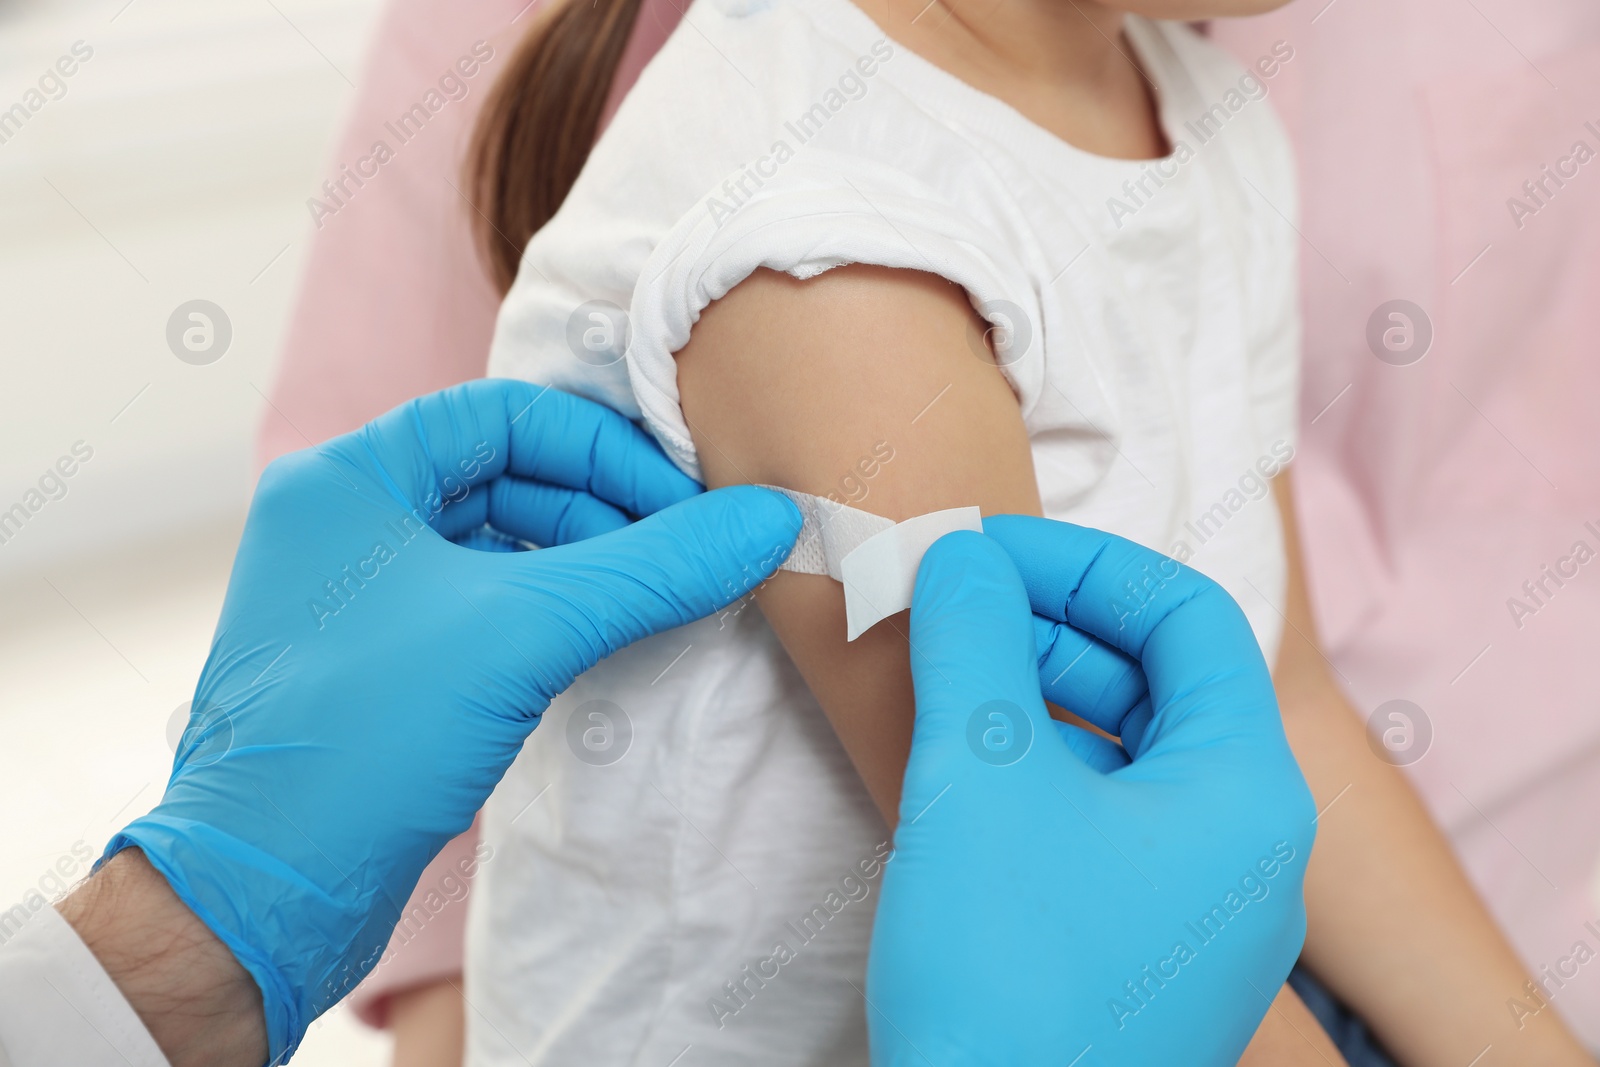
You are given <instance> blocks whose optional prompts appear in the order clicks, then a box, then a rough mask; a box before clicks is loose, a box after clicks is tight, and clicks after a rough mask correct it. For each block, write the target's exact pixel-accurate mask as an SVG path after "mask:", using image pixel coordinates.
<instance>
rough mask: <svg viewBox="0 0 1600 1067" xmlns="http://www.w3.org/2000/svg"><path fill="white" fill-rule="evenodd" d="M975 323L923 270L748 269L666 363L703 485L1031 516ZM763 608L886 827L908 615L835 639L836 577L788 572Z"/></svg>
mask: <svg viewBox="0 0 1600 1067" xmlns="http://www.w3.org/2000/svg"><path fill="white" fill-rule="evenodd" d="M986 327H987V324H986V323H984V322H983V321H982V320H981V319H980V318H979V317H978V315H977V313H976V312H974V311H973V309H972V306H971V304H970V302H969V301H968V299H967V296H966V292H965V291H964V290H963V289H962V288H961V287H959V286H957V285H954V284H953V283H950V282H947V281H945V280H944V279H942V278H938V277H936V276H933V275H930V274H925V273H919V272H915V271H906V270H891V269H887V268H880V267H868V266H846V267H838V268H835V269H833V270H831V271H828V272H826V273H824V274H822V275H820V276H819V277H816V278H813V279H811V280H809V281H804V282H801V281H797V280H795V279H794V278H792V277H790V276H789V275H786V274H779V273H776V272H773V271H768V270H759V271H757V272H756V273H754V274H752V275H751V276H750V277H749V278H747V279H746V280H745V281H744V282H742V283H741V284H739V285H738V286H737V287H736V288H734V289H733V290H732V291H731V292H730V293H728V295H727V296H725V297H724V298H722V299H721V300H720V301H717V302H716V303H714V304H712V305H710V306H709V307H707V308H706V309H705V310H704V312H703V313H702V315H701V318H700V320H699V322H698V324H697V325H696V326H695V328H694V330H693V332H692V335H691V337H690V340H689V343H688V344H687V345H686V346H685V347H684V348H683V349H682V350H681V351H680V352H679V353H678V357H677V359H678V388H679V392H680V396H681V401H682V406H683V413H684V417H685V420H686V421H687V423H688V425H689V429H690V433H691V436H692V437H693V440H694V444H695V448H696V451H697V452H698V454H699V459H700V465H701V469H702V471H703V473H704V476H705V481H706V484H707V485H708V486H713V487H714V486H722V485H734V484H740V483H748V482H766V483H770V484H775V485H782V486H785V487H786V488H791V489H796V490H800V491H802V492H807V493H813V494H816V495H818V496H829V495H832V496H833V497H834V498H835V499H838V500H842V501H844V502H846V503H849V504H851V505H852V506H854V507H858V508H862V509H863V510H866V511H871V512H874V513H876V514H879V515H883V516H886V517H888V518H891V519H895V520H897V521H898V520H902V519H907V518H910V517H912V516H915V515H920V514H924V513H926V512H929V511H935V510H938V509H941V508H950V507H959V506H964V505H970V504H976V505H978V506H979V507H980V508H982V509H983V512H984V513H985V514H997V513H1019V512H1020V513H1027V514H1039V512H1040V505H1039V492H1038V487H1037V485H1036V483H1035V481H1034V473H1033V462H1032V453H1031V452H1030V449H1029V444H1028V436H1027V433H1026V431H1025V430H1024V428H1023V424H1022V416H1021V413H1020V411H1019V409H1018V406H1017V401H1016V398H1015V396H1014V395H1013V394H1012V391H1011V388H1010V386H1009V385H1008V384H1007V383H1006V381H1005V379H1004V377H1003V376H1002V374H1001V372H1000V370H999V369H998V368H997V367H996V366H995V365H994V363H993V361H992V357H990V356H989V354H988V348H987V346H986V345H985V343H984V341H983V336H984V330H985V329H986ZM759 600H760V602H761V606H762V610H763V611H764V612H765V614H766V616H767V619H768V620H769V621H770V622H771V624H772V627H773V629H774V630H775V631H776V632H777V634H778V637H779V638H780V639H781V640H782V642H783V644H784V647H785V648H786V649H787V650H788V652H789V654H790V656H791V657H793V659H794V661H795V664H796V665H797V666H798V667H799V669H800V671H801V673H802V674H803V675H804V676H805V679H806V682H807V684H808V685H809V686H810V688H811V691H812V693H813V694H815V695H816V697H817V700H818V701H819V702H820V703H821V705H822V708H823V710H824V711H825V712H826V714H827V716H828V718H829V720H830V721H831V722H832V724H833V727H834V729H835V730H836V731H837V732H838V734H839V737H840V739H841V741H842V742H843V743H844V746H845V749H846V751H847V752H848V753H849V755H850V758H851V759H852V761H854V763H855V765H856V768H857V770H858V771H859V772H860V774H861V776H862V778H863V780H864V781H865V782H866V784H867V788H868V790H869V791H870V792H871V794H872V796H873V799H874V800H875V801H876V802H877V804H878V806H879V808H880V810H882V811H883V812H884V813H885V816H886V817H887V818H888V819H889V821H890V823H891V824H892V823H893V822H894V821H895V817H896V813H897V806H898V803H899V794H900V779H901V775H902V773H903V772H904V770H905V762H906V757H907V754H908V752H909V749H910V740H911V722H912V716H913V713H914V708H913V701H912V690H911V674H910V667H909V659H908V654H907V641H906V637H905V634H906V632H907V626H906V618H905V616H904V615H903V614H902V615H897V616H893V617H891V618H889V619H887V620H885V621H884V622H882V623H880V624H879V625H878V626H877V627H875V628H873V629H872V630H870V631H868V632H867V633H866V634H864V635H863V636H861V637H860V638H859V639H858V640H856V641H855V642H853V643H846V641H845V621H844V592H843V588H842V587H841V586H840V585H839V584H838V583H837V582H835V581H833V580H832V579H831V578H827V577H822V576H817V575H809V574H795V573H790V572H781V573H779V574H778V575H776V576H775V577H774V578H773V579H772V581H771V582H770V583H768V584H767V586H766V587H765V588H764V589H763V590H762V592H761V593H760V594H759Z"/></svg>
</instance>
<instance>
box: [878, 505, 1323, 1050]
mask: <svg viewBox="0 0 1600 1067" xmlns="http://www.w3.org/2000/svg"><path fill="white" fill-rule="evenodd" d="M984 530H985V533H984V534H983V535H979V534H976V533H956V534H951V535H949V536H947V537H945V538H943V539H941V540H940V541H939V542H938V543H936V544H935V545H934V546H933V548H932V549H931V550H930V551H929V552H928V553H927V555H926V556H925V557H924V559H923V562H922V567H921V570H920V572H919V573H918V576H917V584H916V589H915V594H914V599H913V601H912V608H911V647H912V672H913V678H914V682H915V687H916V699H917V715H916V727H915V735H914V739H913V742H912V751H911V758H910V763H909V765H908V767H907V770H906V776H905V785H904V790H903V793H902V799H901V804H900V822H899V827H898V829H897V830H896V832H895V851H894V856H893V860H892V862H891V863H890V864H889V865H888V868H887V870H886V872H885V874H884V884H883V890H882V898H881V900H880V901H879V905H878V917H877V925H876V927H875V929H874V931H873V937H872V955H871V960H870V963H869V966H868V972H867V989H866V999H867V1009H866V1010H867V1018H868V1024H869V1029H870V1034H871V1045H872V1061H873V1063H874V1064H876V1065H878V1067H891V1065H893V1067H901V1065H905V1067H909V1065H912V1064H925V1063H935V1064H939V1065H940V1067H952V1065H961V1064H994V1065H1002V1064H1004V1065H1009V1067H1018V1065H1023V1067H1026V1065H1033V1064H1054V1065H1057V1067H1060V1065H1064V1064H1074V1065H1076V1067H1096V1065H1105V1067H1110V1065H1141V1067H1142V1065H1147V1064H1174V1063H1183V1064H1201V1065H1212V1064H1215V1065H1221V1064H1232V1063H1235V1062H1237V1060H1238V1058H1239V1055H1240V1054H1241V1053H1242V1052H1243V1050H1244V1048H1245V1046H1246V1045H1247V1044H1248V1043H1249V1041H1250V1038H1251V1036H1252V1035H1253V1034H1254V1032H1255V1030H1256V1027H1257V1025H1258V1024H1259V1023H1260V1021H1261V1019H1262V1017H1263V1016H1264V1015H1265V1013H1266V1011H1267V1009H1268V1006H1269V1004H1270V1002H1271V1000H1272V998H1273V997H1274V996H1276V995H1277V992H1278V989H1279V987H1280V986H1281V985H1282V984H1283V981H1284V979H1285V978H1286V977H1287V975H1288V973H1289V969H1290V967H1291V966H1292V965H1293V963H1294V961H1295V959H1296V957H1297V956H1298V954H1299V951H1300V947H1301V944H1302V942H1303V940H1304V936H1305V907H1304V903H1303V899H1302V892H1301V884H1302V879H1303V876H1304V874H1305V868H1306V863H1307V861H1308V860H1309V859H1310V856H1311V844H1312V838H1313V833H1314V826H1313V819H1314V817H1315V814H1316V812H1315V808H1314V807H1313V804H1312V799H1311V794H1310V791H1309V790H1308V789H1307V787H1306V784H1305V781H1304V779H1303V778H1302V777H1301V774H1300V770H1299V768H1298V766H1297V765H1296V763H1295V760H1294V757H1293V756H1292V755H1291V754H1290V750H1289V746H1288V743H1287V741H1286V740H1285V737H1284V732H1283V727H1282V724H1281V722H1280V719H1279V713H1278V706H1277V702H1276V699H1275V697H1274V695H1273V689H1272V681H1271V678H1270V676H1269V674H1268V672H1267V666H1266V663H1265V662H1263V660H1262V656H1261V651H1260V649H1259V647H1258V646H1257V644H1256V640H1255V637H1254V635H1253V634H1252V632H1251V629H1250V626H1249V624H1248V622H1247V621H1246V620H1245V617H1244V614H1243V613H1242V612H1241V611H1240V609H1239V607H1238V605H1237V604H1235V603H1234V601H1233V600H1232V599H1231V598H1230V597H1229V596H1228V595H1227V593H1225V592H1224V591H1223V590H1222V588H1221V587H1220V586H1218V585H1217V584H1216V583H1214V582H1212V581H1211V580H1210V579H1208V578H1206V577H1204V576H1202V575H1201V574H1199V573H1197V572H1195V571H1193V570H1190V569H1189V568H1187V567H1184V566H1181V565H1180V564H1178V563H1176V562H1175V561H1173V560H1171V559H1169V558H1167V557H1166V556H1163V555H1160V554H1159V553H1156V552H1152V551H1150V550H1148V549H1145V548H1142V547H1140V546H1138V545H1135V544H1133V543H1131V542H1129V541H1125V540H1123V539H1121V538H1118V537H1114V536H1111V535H1109V534H1105V533H1100V532H1098V531H1094V530H1089V529H1084V528H1081V527H1077V526H1070V525H1067V524H1064V523H1056V522H1050V521H1048V520H1045V519H1035V518H1025V517H1019V516H1000V517H996V518H991V519H986V520H985V522H984ZM1019 569H1020V572H1021V573H1020V574H1019ZM1030 602H1031V608H1032V611H1031V613H1030V610H1029V609H1030ZM1036 631H1037V634H1038V638H1039V639H1038V640H1037V642H1036ZM1057 644H1061V645H1062V646H1063V647H1069V648H1077V649H1080V650H1083V654H1084V658H1085V660H1086V661H1089V662H1096V663H1098V664H1099V666H1098V667H1097V668H1096V669H1094V670H1091V671H1089V672H1087V674H1085V675H1083V677H1084V678H1086V679H1087V680H1089V682H1090V683H1091V684H1090V685H1089V687H1088V688H1086V689H1083V690H1082V691H1080V692H1078V693H1074V692H1073V691H1072V684H1073V683H1072V682H1071V681H1070V673H1069V674H1068V675H1061V674H1058V673H1057V670H1058V668H1056V669H1052V668H1050V667H1045V668H1044V671H1043V674H1044V678H1045V682H1046V684H1051V683H1054V684H1053V688H1052V690H1051V699H1052V700H1056V701H1058V702H1060V703H1063V704H1066V705H1067V706H1069V707H1073V706H1074V705H1075V704H1081V705H1083V706H1088V707H1090V708H1091V711H1092V712H1094V713H1090V712H1081V713H1082V714H1084V717H1085V718H1087V719H1089V720H1090V721H1093V722H1097V724H1099V725H1102V726H1105V727H1108V728H1109V729H1108V732H1110V733H1112V734H1114V735H1117V736H1120V737H1121V738H1122V739H1123V741H1124V743H1126V744H1127V745H1128V750H1129V751H1130V752H1131V753H1132V754H1133V758H1132V761H1131V762H1127V759H1126V757H1119V758H1116V759H1108V758H1106V752H1105V751H1104V749H1112V748H1115V747H1116V746H1113V745H1111V744H1110V742H1106V741H1104V739H1100V738H1095V742H1094V743H1093V744H1087V743H1085V739H1086V738H1088V737H1090V736H1092V735H1089V734H1087V732H1086V731H1083V730H1082V729H1081V728H1080V727H1076V726H1068V725H1066V724H1064V723H1058V722H1056V721H1054V720H1052V719H1051V718H1050V717H1049V715H1048V713H1047V712H1046V709H1045V704H1044V701H1043V699H1042V697H1041V690H1040V685H1041V659H1040V657H1039V656H1038V655H1037V654H1036V645H1037V646H1038V647H1040V648H1043V649H1044V650H1045V652H1046V656H1045V657H1044V658H1045V659H1046V660H1048V659H1050V658H1051V656H1052V655H1053V648H1054V646H1055V645H1057ZM1090 653H1093V655H1092V656H1091V655H1090ZM1123 657H1128V658H1130V660H1129V661H1130V662H1137V663H1138V664H1139V665H1140V666H1141V667H1142V669H1143V675H1144V677H1145V679H1146V680H1147V681H1148V696H1146V697H1144V698H1143V699H1133V700H1129V699H1127V697H1128V696H1129V693H1130V687H1129V686H1128V685H1127V684H1126V680H1125V679H1124V684H1122V685H1121V687H1120V695H1119V697H1118V698H1117V699H1113V700H1110V701H1109V702H1108V701H1106V700H1104V699H1103V693H1102V688H1103V687H1102V685H1101V683H1102V682H1104V680H1105V679H1106V678H1107V677H1109V675H1107V674H1106V671H1107V670H1111V671H1112V674H1113V675H1114V674H1115V666H1114V665H1115V663H1116V662H1117V661H1118V659H1120V658H1123ZM1063 678H1067V679H1068V681H1067V682H1066V683H1065V684H1063V682H1062V679H1063ZM1132 695H1133V697H1135V698H1137V697H1139V696H1140V695H1141V694H1139V693H1138V692H1133V693H1132ZM1108 708H1109V709H1114V716H1113V719H1112V720H1101V719H1100V718H1097V714H1098V713H1103V712H1105V711H1106V710H1107V709H1108ZM1074 710H1080V709H1079V707H1074ZM1102 746H1103V747H1102ZM1108 768H1115V769H1109V770H1108Z"/></svg>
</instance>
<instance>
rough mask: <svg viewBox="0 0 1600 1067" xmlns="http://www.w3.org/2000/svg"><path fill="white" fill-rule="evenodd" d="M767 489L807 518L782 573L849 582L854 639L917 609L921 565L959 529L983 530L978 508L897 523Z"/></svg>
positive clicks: (847, 607) (848, 621)
mask: <svg viewBox="0 0 1600 1067" xmlns="http://www.w3.org/2000/svg"><path fill="white" fill-rule="evenodd" d="M762 488H763V489H771V490H773V491H774V492H778V493H782V494H783V495H784V496H786V497H788V498H789V499H790V500H792V501H794V504H795V507H797V508H799V509H800V515H801V517H802V519H804V522H803V523H802V525H801V527H800V536H799V537H798V538H797V539H796V540H795V545H794V551H793V552H791V553H789V558H788V559H786V560H784V562H783V566H782V567H780V568H779V570H785V571H794V572H796V573H799V574H826V575H827V576H828V577H830V578H832V579H833V580H834V581H837V582H841V583H843V585H844V612H845V629H846V634H845V639H846V640H849V641H854V640H855V639H856V638H858V637H860V636H861V635H862V634H864V633H866V632H867V631H868V630H870V629H871V628H872V627H873V626H875V625H877V624H878V623H879V622H882V621H883V620H884V619H887V618H888V617H889V616H890V615H893V614H894V613H895V612H897V611H905V610H906V609H907V608H909V607H911V591H912V590H913V589H914V588H915V587H916V584H917V568H918V567H919V566H920V565H921V564H922V557H923V555H924V554H925V553H926V552H927V551H928V549H929V548H931V547H933V543H934V542H935V541H937V540H939V538H941V537H943V536H944V535H945V534H947V533H953V532H954V531H956V530H974V531H976V532H978V533H982V532H983V517H982V515H981V514H980V513H979V511H978V509H977V508H975V507H967V508H951V509H949V510H948V511H932V512H929V513H928V514H926V515H918V516H917V517H916V518H914V519H907V520H906V521H905V522H899V523H897V522H893V521H891V520H889V519H886V518H884V517H883V516H881V515H874V514H872V513H871V512H867V511H861V510H860V509H858V508H852V507H849V506H848V505H845V504H840V503H837V502H836V501H833V500H829V499H828V498H826V497H820V496H812V495H811V494H810V493H797V492H795V491H794V490H792V489H784V488H781V487H779V486H776V485H764V486H762Z"/></svg>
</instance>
